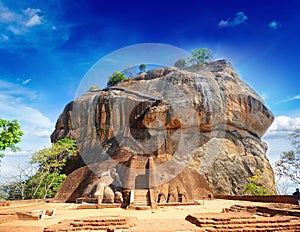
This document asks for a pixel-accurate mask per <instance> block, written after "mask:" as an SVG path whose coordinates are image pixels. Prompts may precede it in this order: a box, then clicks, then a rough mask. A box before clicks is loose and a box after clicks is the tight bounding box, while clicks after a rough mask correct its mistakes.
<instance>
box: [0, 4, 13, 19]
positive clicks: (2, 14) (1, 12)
mask: <svg viewBox="0 0 300 232" xmlns="http://www.w3.org/2000/svg"><path fill="white" fill-rule="evenodd" d="M16 18H17V14H16V13H14V12H13V11H11V10H9V9H8V8H7V7H5V6H4V5H3V3H2V2H0V22H1V23H10V22H13V21H14V20H15V19H16Z"/></svg>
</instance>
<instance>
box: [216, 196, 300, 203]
mask: <svg viewBox="0 0 300 232" xmlns="http://www.w3.org/2000/svg"><path fill="white" fill-rule="evenodd" d="M214 198H215V199H226V200H238V201H258V202H274V203H291V204H298V203H297V200H296V199H295V198H294V197H293V196H291V195H282V196H281V195H272V196H231V195H214Z"/></svg>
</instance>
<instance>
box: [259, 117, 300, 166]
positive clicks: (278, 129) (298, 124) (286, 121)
mask: <svg viewBox="0 0 300 232" xmlns="http://www.w3.org/2000/svg"><path fill="white" fill-rule="evenodd" d="M295 128H300V117H296V118H293V117H288V116H283V115H282V116H278V117H276V118H275V120H274V122H273V124H272V125H271V127H270V128H269V130H268V131H267V133H266V134H265V135H264V136H263V140H265V141H266V142H267V144H268V147H269V149H268V152H267V157H268V158H269V159H270V162H271V163H272V164H273V165H274V163H275V162H276V161H278V160H279V158H280V154H282V153H283V152H284V151H289V150H292V149H293V147H292V145H291V143H290V140H289V134H290V133H292V132H293V131H294V130H295Z"/></svg>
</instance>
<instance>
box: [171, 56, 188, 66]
mask: <svg viewBox="0 0 300 232" xmlns="http://www.w3.org/2000/svg"><path fill="white" fill-rule="evenodd" d="M186 65H187V62H186V59H184V58H180V59H178V60H177V61H176V62H175V64H174V66H175V67H176V68H185V67H186Z"/></svg>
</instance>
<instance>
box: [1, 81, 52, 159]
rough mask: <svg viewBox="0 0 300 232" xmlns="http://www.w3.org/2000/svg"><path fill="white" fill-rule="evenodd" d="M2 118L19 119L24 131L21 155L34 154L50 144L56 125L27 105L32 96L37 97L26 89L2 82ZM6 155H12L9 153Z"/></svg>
mask: <svg viewBox="0 0 300 232" xmlns="http://www.w3.org/2000/svg"><path fill="white" fill-rule="evenodd" d="M0 93H1V94H0V117H1V118H5V119H9V120H12V119H17V120H18V121H19V123H20V125H21V128H22V130H23V131H24V136H23V137H22V142H21V143H20V144H19V146H20V147H21V148H22V151H21V152H19V154H32V153H33V152H34V151H37V150H39V149H41V148H43V147H45V146H48V145H49V144H50V141H49V136H50V134H51V132H52V130H53V128H54V123H52V122H51V121H50V119H49V118H47V117H46V116H44V115H43V114H42V113H41V112H40V111H39V110H37V109H35V108H32V107H30V106H28V104H26V101H30V99H31V97H30V96H31V95H35V96H36V94H35V93H32V92H31V91H30V90H28V89H26V88H25V87H23V86H21V85H17V84H13V83H9V82H5V81H1V80H0ZM6 154H11V152H10V151H7V152H6Z"/></svg>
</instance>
